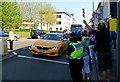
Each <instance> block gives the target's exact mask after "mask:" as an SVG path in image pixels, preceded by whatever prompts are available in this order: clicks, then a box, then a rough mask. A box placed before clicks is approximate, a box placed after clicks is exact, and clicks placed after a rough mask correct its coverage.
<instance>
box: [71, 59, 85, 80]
mask: <svg viewBox="0 0 120 82" xmlns="http://www.w3.org/2000/svg"><path fill="white" fill-rule="evenodd" d="M69 67H70V73H71V77H72V80H73V82H83V74H81V72H82V67H83V58H81V59H70V60H69Z"/></svg>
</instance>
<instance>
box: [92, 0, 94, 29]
mask: <svg viewBox="0 0 120 82" xmlns="http://www.w3.org/2000/svg"><path fill="white" fill-rule="evenodd" d="M92 6H93V12H94V0H93V2H92ZM92 14H93V13H92ZM92 28H94V23H92Z"/></svg>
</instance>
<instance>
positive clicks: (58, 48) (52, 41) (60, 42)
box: [31, 33, 69, 56]
mask: <svg viewBox="0 0 120 82" xmlns="http://www.w3.org/2000/svg"><path fill="white" fill-rule="evenodd" d="M68 43H69V41H68V39H67V38H66V37H65V35H64V34H63V33H48V34H45V36H44V37H42V38H41V39H39V40H38V41H37V42H35V43H34V44H33V45H32V46H31V52H32V53H33V54H39V55H47V56H61V54H62V53H63V52H64V51H66V50H67V48H68Z"/></svg>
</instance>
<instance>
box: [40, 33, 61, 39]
mask: <svg viewBox="0 0 120 82" xmlns="http://www.w3.org/2000/svg"><path fill="white" fill-rule="evenodd" d="M42 39H47V40H63V36H62V35H57V34H46V35H45V36H44V37H43V38H42Z"/></svg>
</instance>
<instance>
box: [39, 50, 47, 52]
mask: <svg viewBox="0 0 120 82" xmlns="http://www.w3.org/2000/svg"><path fill="white" fill-rule="evenodd" d="M38 52H43V53H46V51H44V50H38Z"/></svg>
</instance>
